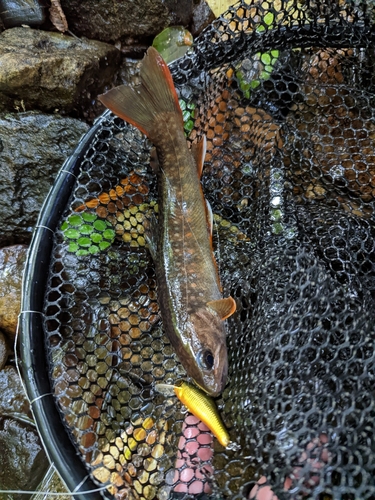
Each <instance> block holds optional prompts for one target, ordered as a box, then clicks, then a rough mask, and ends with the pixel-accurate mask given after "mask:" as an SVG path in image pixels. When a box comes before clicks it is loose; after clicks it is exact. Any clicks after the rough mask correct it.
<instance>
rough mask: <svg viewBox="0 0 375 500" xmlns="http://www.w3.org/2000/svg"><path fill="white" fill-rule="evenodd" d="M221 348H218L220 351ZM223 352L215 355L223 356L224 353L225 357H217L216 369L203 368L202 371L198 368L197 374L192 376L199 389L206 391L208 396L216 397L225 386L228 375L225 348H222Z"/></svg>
mask: <svg viewBox="0 0 375 500" xmlns="http://www.w3.org/2000/svg"><path fill="white" fill-rule="evenodd" d="M221 350H223V349H220V351H221ZM224 350H225V353H221V352H220V353H217V354H216V355H217V356H220V355H221V356H223V354H225V357H222V358H219V357H218V358H217V359H220V361H221V362H220V364H219V366H218V367H217V368H216V369H213V370H210V371H208V370H204V371H203V372H202V371H201V370H199V368H198V367H197V369H198V372H199V376H198V377H194V376H193V379H194V381H195V383H196V384H197V385H198V386H199V388H200V389H202V390H203V391H204V392H206V393H207V394H208V395H209V396H212V397H216V396H219V395H220V394H221V393H222V392H223V390H224V387H225V386H226V383H227V377H228V363H227V352H226V348H224Z"/></svg>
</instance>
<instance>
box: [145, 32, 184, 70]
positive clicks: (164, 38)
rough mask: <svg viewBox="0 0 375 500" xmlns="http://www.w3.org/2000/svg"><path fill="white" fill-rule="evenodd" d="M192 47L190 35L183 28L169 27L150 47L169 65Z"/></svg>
mask: <svg viewBox="0 0 375 500" xmlns="http://www.w3.org/2000/svg"><path fill="white" fill-rule="evenodd" d="M192 45H193V36H192V34H191V33H190V32H189V31H188V30H187V29H185V28H184V27H183V26H171V27H169V28H166V29H165V30H163V31H162V32H161V33H159V34H158V35H157V36H156V37H155V38H154V41H153V42H152V46H153V47H155V49H156V50H157V51H158V52H159V53H160V54H161V56H162V58H163V59H164V61H165V62H166V63H167V64H169V63H171V62H172V61H175V60H176V59H179V58H180V57H182V56H183V55H185V54H186V52H187V51H188V49H189V47H191V46H192Z"/></svg>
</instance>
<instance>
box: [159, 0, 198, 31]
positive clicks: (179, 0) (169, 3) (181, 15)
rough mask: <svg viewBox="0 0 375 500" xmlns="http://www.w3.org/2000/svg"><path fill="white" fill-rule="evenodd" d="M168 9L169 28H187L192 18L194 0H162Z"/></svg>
mask: <svg viewBox="0 0 375 500" xmlns="http://www.w3.org/2000/svg"><path fill="white" fill-rule="evenodd" d="M162 1H163V4H164V5H165V6H166V7H167V8H168V10H169V15H170V20H169V24H170V25H171V26H189V25H190V22H191V19H192V16H193V7H194V0H162Z"/></svg>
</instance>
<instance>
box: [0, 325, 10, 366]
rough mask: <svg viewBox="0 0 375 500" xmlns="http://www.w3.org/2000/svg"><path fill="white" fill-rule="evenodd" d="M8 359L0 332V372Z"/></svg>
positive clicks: (3, 338) (6, 347) (5, 344)
mask: <svg viewBox="0 0 375 500" xmlns="http://www.w3.org/2000/svg"><path fill="white" fill-rule="evenodd" d="M7 359H8V345H7V341H6V339H5V336H4V334H3V333H1V332H0V371H1V370H2V369H3V367H4V366H5V363H6V362H7Z"/></svg>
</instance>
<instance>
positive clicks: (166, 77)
mask: <svg viewBox="0 0 375 500" xmlns="http://www.w3.org/2000/svg"><path fill="white" fill-rule="evenodd" d="M140 81H141V83H140V85H138V86H137V87H130V86H128V85H120V86H119V87H116V88H114V89H112V90H110V91H109V92H107V93H106V94H102V95H100V96H99V100H100V101H101V102H102V103H103V104H104V105H105V106H106V107H107V108H109V109H110V110H111V111H112V112H113V113H115V114H116V115H117V116H119V117H120V118H122V119H123V120H125V121H127V122H129V123H131V124H132V125H134V126H135V127H137V128H138V129H139V130H140V131H141V132H143V133H144V134H146V135H147V137H148V138H149V139H150V140H151V141H152V140H153V135H154V133H155V127H156V126H157V120H158V119H160V117H159V118H158V115H159V114H160V113H162V112H172V113H177V114H178V116H180V117H181V123H182V124H183V118H182V112H181V108H180V105H179V103H178V97H177V93H176V89H175V88H174V85H173V80H172V75H171V73H170V71H169V69H168V66H167V64H166V62H165V61H164V59H163V58H162V57H161V55H160V54H159V52H158V51H157V50H156V49H154V48H153V47H150V48H149V49H148V51H147V54H146V55H145V57H144V59H143V62H142V67H141V71H140Z"/></svg>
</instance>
